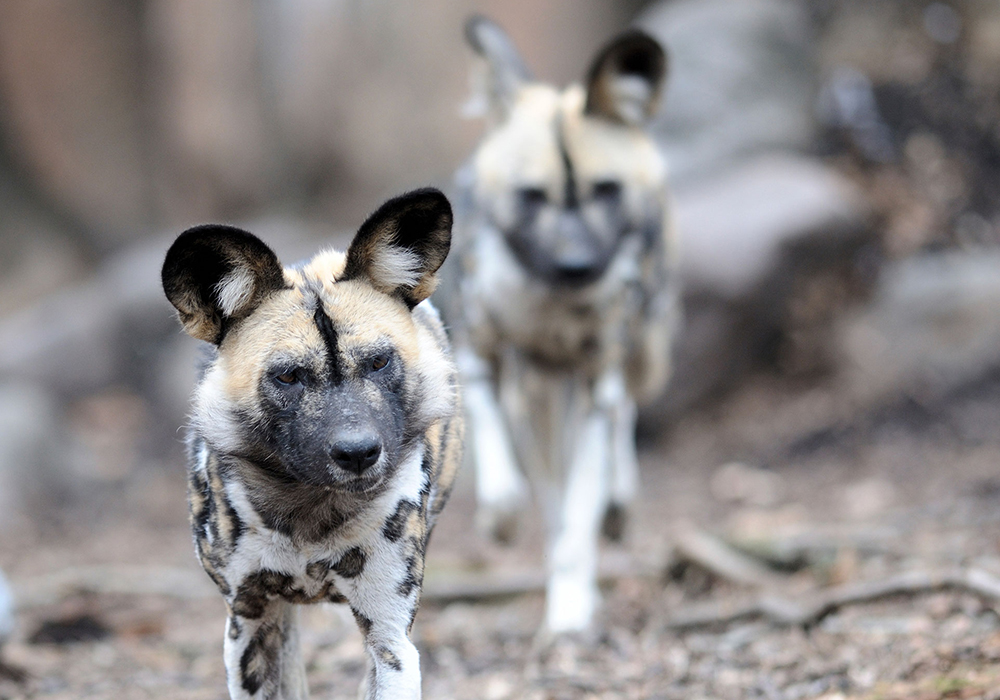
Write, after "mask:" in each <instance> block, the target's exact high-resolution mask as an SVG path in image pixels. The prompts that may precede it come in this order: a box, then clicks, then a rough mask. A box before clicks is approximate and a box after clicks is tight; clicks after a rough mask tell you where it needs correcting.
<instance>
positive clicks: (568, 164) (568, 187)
mask: <svg viewBox="0 0 1000 700" xmlns="http://www.w3.org/2000/svg"><path fill="white" fill-rule="evenodd" d="M563 131H564V130H563V123H562V117H561V115H560V117H559V118H558V119H556V139H557V140H558V143H559V157H560V158H561V159H562V164H563V170H564V171H565V173H566V182H565V189H564V193H565V194H564V197H565V199H564V200H563V207H564V208H566V209H572V208H575V207H578V206H579V205H580V198H579V194H578V192H577V186H576V171H575V169H574V168H573V161H572V160H570V157H569V150H568V149H567V148H566V135H565V134H564V133H563Z"/></svg>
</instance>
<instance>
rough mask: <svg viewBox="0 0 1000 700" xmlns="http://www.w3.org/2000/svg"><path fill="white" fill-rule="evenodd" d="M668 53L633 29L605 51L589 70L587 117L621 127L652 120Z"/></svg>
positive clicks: (660, 94)
mask: <svg viewBox="0 0 1000 700" xmlns="http://www.w3.org/2000/svg"><path fill="white" fill-rule="evenodd" d="M666 77H667V53H666V51H665V50H664V49H663V47H662V46H661V45H660V43H659V42H658V41H657V40H656V39H654V38H653V37H652V36H650V35H649V34H647V33H646V32H643V31H641V30H639V29H630V30H629V31H627V32H625V33H624V34H620V35H619V36H617V37H616V38H614V39H612V40H611V41H610V42H609V43H608V44H607V45H606V46H605V47H604V48H603V49H601V50H600V51H599V52H598V53H597V56H596V58H595V59H594V61H593V63H592V64H591V66H590V70H588V71H587V77H586V83H587V103H586V107H585V108H584V111H585V112H586V113H587V114H590V115H592V116H597V117H603V118H605V119H609V120H611V121H613V122H617V123H620V124H628V125H630V126H639V125H641V124H645V123H646V122H647V121H649V120H650V119H651V118H652V117H653V115H654V114H656V110H657V108H658V107H659V104H660V98H661V96H662V93H663V86H664V83H665V82H666Z"/></svg>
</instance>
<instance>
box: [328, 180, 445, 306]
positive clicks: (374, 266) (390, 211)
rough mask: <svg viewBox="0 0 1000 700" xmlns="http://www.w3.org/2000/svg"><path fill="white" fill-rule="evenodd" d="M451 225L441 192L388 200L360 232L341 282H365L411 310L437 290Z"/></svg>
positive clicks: (424, 191) (419, 192) (418, 192)
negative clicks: (361, 280) (400, 300)
mask: <svg viewBox="0 0 1000 700" xmlns="http://www.w3.org/2000/svg"><path fill="white" fill-rule="evenodd" d="M451 224H452V214H451V204H449V203H448V198H447V197H445V196H444V194H443V193H442V192H441V191H440V190H436V189H434V188H430V187H428V188H425V189H420V190H414V191H412V192H407V193H406V194H404V195H401V196H399V197H396V198H394V199H390V200H389V201H388V202H386V203H385V204H383V205H382V206H381V207H379V208H378V211H376V212H375V213H374V214H372V215H371V216H369V217H368V220H367V221H365V223H363V224H362V225H361V228H359V229H358V233H357V235H355V236H354V240H353V241H351V246H350V248H348V249H347V264H346V265H345V267H344V273H343V275H341V277H340V279H341V280H348V279H358V278H363V279H366V280H367V281H368V282H369V283H370V284H371V285H372V286H373V287H375V289H377V290H379V291H380V292H383V293H385V294H389V295H392V296H398V297H399V298H401V299H402V300H403V301H404V302H406V305H407V306H409V307H410V308H411V309H412V308H413V307H414V306H416V305H417V304H419V303H420V302H422V301H423V300H424V299H426V298H427V297H429V296H430V295H431V294H432V293H433V292H434V288H435V287H437V282H438V280H437V271H438V268H440V267H441V264H442V263H443V262H444V259H445V258H446V257H447V256H448V250H449V249H450V248H451Z"/></svg>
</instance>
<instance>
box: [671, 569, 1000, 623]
mask: <svg viewBox="0 0 1000 700" xmlns="http://www.w3.org/2000/svg"><path fill="white" fill-rule="evenodd" d="M944 589H952V590H959V591H965V592H968V593H972V594H975V595H978V596H980V597H981V598H985V599H987V600H989V601H991V602H994V603H1000V579H998V578H997V577H995V576H993V575H992V574H990V573H988V572H986V571H983V570H981V569H948V570H943V571H936V572H933V571H931V572H928V571H910V572H906V573H902V574H897V575H895V576H891V577H889V578H887V579H884V580H881V581H864V582H859V583H848V584H844V585H842V586H836V587H834V588H829V589H826V590H824V591H819V592H818V593H815V594H813V595H810V596H806V597H804V598H803V599H802V600H792V599H788V598H782V597H780V596H770V595H764V596H760V597H758V598H756V599H753V600H744V601H737V602H711V603H704V604H701V605H695V606H690V607H688V608H687V609H686V610H684V611H683V612H680V613H678V614H676V615H674V616H672V617H671V618H670V619H668V620H667V623H666V626H667V627H668V628H669V629H674V630H686V629H692V628H696V627H708V626H717V625H726V624H730V623H732V622H736V621H738V620H750V619H761V618H762V619H765V620H768V621H769V622H772V623H774V624H776V625H782V626H796V625H797V626H805V625H811V624H815V623H816V622H819V621H820V620H822V619H823V618H824V617H826V616H827V615H829V614H830V613H832V612H834V611H836V610H838V609H840V608H842V607H845V606H847V605H852V604H857V603H870V602H873V601H876V600H879V599H882V598H887V597H890V596H894V595H915V594H921V593H932V592H935V591H940V590H944Z"/></svg>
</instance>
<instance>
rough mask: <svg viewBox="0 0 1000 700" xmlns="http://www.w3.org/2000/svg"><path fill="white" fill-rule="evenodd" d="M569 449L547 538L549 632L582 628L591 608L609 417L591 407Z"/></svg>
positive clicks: (605, 489) (605, 477)
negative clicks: (556, 510) (558, 507)
mask: <svg viewBox="0 0 1000 700" xmlns="http://www.w3.org/2000/svg"><path fill="white" fill-rule="evenodd" d="M579 435H580V437H579V441H578V442H577V443H576V445H575V448H574V449H573V451H572V453H571V454H572V458H571V460H570V464H569V471H568V473H567V478H566V486H565V491H564V493H563V498H562V504H561V512H560V517H559V520H558V522H557V523H556V525H555V532H554V536H553V537H552V538H551V551H550V559H549V560H550V570H549V580H548V584H547V590H546V598H545V600H546V611H545V622H546V626H547V627H548V629H549V630H550V631H552V632H556V633H561V632H577V631H582V630H584V629H586V628H587V627H588V626H589V625H590V622H591V619H592V618H593V615H594V610H595V609H596V607H597V603H598V600H599V597H600V596H599V593H598V590H597V540H598V534H599V531H600V526H601V519H602V517H603V515H604V511H605V508H607V504H608V462H609V459H608V446H609V442H610V440H609V437H610V422H609V420H608V416H607V414H606V412H604V411H602V410H600V409H599V408H598V409H595V410H591V411H590V412H589V413H588V414H587V415H586V416H585V417H584V418H583V421H582V424H581V430H580V434H579Z"/></svg>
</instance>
